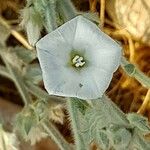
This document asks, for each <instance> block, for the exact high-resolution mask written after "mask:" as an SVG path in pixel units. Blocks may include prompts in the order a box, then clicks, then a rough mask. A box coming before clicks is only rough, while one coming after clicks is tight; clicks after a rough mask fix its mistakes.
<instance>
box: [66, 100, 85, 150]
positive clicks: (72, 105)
mask: <svg viewBox="0 0 150 150" xmlns="http://www.w3.org/2000/svg"><path fill="white" fill-rule="evenodd" d="M76 101H79V99H78V98H69V99H68V100H67V107H68V112H69V117H70V120H71V126H72V130H73V134H74V138H75V146H76V150H86V149H85V147H86V146H85V145H84V139H83V137H82V136H81V134H80V126H79V121H80V120H79V118H78V115H77V114H78V111H79V107H80V106H79V105H77V103H76Z"/></svg>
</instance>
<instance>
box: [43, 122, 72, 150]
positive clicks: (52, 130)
mask: <svg viewBox="0 0 150 150" xmlns="http://www.w3.org/2000/svg"><path fill="white" fill-rule="evenodd" d="M41 125H42V127H43V129H44V130H45V131H46V132H47V134H48V135H49V136H50V138H52V139H53V140H54V142H55V143H56V144H57V145H58V147H59V148H60V149H61V150H73V147H72V146H71V145H69V143H67V142H66V140H65V139H64V137H63V136H62V135H61V134H60V133H59V131H58V130H57V129H56V127H55V126H54V125H53V124H52V123H51V122H45V123H42V124H41Z"/></svg>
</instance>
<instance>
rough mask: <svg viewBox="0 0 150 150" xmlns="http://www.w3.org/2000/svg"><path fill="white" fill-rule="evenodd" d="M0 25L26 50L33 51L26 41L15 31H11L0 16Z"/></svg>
mask: <svg viewBox="0 0 150 150" xmlns="http://www.w3.org/2000/svg"><path fill="white" fill-rule="evenodd" d="M0 23H1V24H2V25H3V26H4V27H6V29H7V30H8V31H9V32H10V33H11V34H12V35H13V36H14V37H15V38H16V39H17V40H18V41H19V42H20V43H21V44H22V45H23V46H24V47H26V48H27V49H29V50H33V49H34V48H33V47H32V46H31V45H30V44H29V43H28V42H27V40H26V39H25V38H24V37H23V36H22V35H21V34H20V33H19V32H17V31H16V30H14V29H12V28H11V26H10V25H9V24H8V23H7V21H6V20H5V19H4V18H3V17H1V16H0Z"/></svg>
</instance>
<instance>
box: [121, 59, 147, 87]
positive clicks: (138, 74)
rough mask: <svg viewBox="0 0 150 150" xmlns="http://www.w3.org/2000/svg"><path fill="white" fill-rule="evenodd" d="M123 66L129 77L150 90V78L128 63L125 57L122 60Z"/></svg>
mask: <svg viewBox="0 0 150 150" xmlns="http://www.w3.org/2000/svg"><path fill="white" fill-rule="evenodd" d="M121 66H122V68H123V69H124V70H125V72H126V73H127V74H128V75H129V76H131V77H134V78H135V79H136V80H138V81H139V82H140V83H141V84H142V85H143V86H145V87H147V88H150V78H149V77H147V76H146V75H145V74H144V73H143V72H141V71H140V70H139V69H138V68H137V67H136V66H135V65H133V64H131V63H130V62H128V61H127V60H126V58H125V57H123V58H122V62H121Z"/></svg>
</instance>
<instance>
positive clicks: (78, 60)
mask: <svg viewBox="0 0 150 150" xmlns="http://www.w3.org/2000/svg"><path fill="white" fill-rule="evenodd" d="M72 62H73V64H74V66H75V67H77V68H78V67H82V66H83V65H84V64H85V61H84V58H83V57H80V56H78V55H76V56H75V57H74V58H73V59H72Z"/></svg>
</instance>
